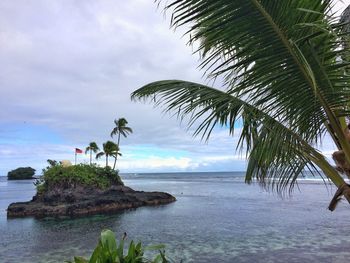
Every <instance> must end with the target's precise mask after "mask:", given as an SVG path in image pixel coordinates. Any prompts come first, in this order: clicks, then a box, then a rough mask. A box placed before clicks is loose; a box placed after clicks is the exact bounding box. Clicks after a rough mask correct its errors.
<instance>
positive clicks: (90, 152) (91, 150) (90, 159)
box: [90, 149, 92, 166]
mask: <svg viewBox="0 0 350 263" xmlns="http://www.w3.org/2000/svg"><path fill="white" fill-rule="evenodd" d="M91 162H92V150H91V149H90V166H91Z"/></svg>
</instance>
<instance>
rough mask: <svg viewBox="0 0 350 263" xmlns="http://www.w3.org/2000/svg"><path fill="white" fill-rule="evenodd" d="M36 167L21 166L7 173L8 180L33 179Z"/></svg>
mask: <svg viewBox="0 0 350 263" xmlns="http://www.w3.org/2000/svg"><path fill="white" fill-rule="evenodd" d="M34 174H35V169H33V168H32V167H19V168H17V169H15V170H12V171H10V172H8V173H7V179H8V180H23V179H33V176H34Z"/></svg>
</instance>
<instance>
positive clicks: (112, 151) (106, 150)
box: [96, 141, 121, 167]
mask: <svg viewBox="0 0 350 263" xmlns="http://www.w3.org/2000/svg"><path fill="white" fill-rule="evenodd" d="M104 155H105V156H106V167H108V157H109V156H112V157H114V158H116V157H117V156H118V155H119V156H121V153H120V152H119V146H118V145H117V144H115V143H114V142H112V141H107V142H105V143H104V144H103V151H101V152H99V153H98V154H96V159H99V158H100V157H102V156H104Z"/></svg>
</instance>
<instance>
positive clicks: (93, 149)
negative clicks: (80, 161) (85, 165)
mask: <svg viewBox="0 0 350 263" xmlns="http://www.w3.org/2000/svg"><path fill="white" fill-rule="evenodd" d="M98 150H100V148H98V146H97V144H96V142H90V143H89V146H88V147H86V148H85V154H87V153H88V152H89V153H90V165H91V163H92V153H97V152H98Z"/></svg>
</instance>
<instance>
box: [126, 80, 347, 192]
mask: <svg viewBox="0 0 350 263" xmlns="http://www.w3.org/2000/svg"><path fill="white" fill-rule="evenodd" d="M132 99H134V100H136V99H143V100H147V99H148V100H152V101H153V102H154V103H155V104H156V105H158V106H160V105H164V106H165V111H167V112H169V111H171V112H175V114H176V115H177V116H178V117H179V118H180V119H181V120H188V126H189V128H190V127H192V126H194V125H195V124H197V128H196V129H195V131H194V135H201V136H202V138H203V139H209V137H210V134H211V133H212V131H213V129H214V128H215V126H223V127H226V128H228V130H229V133H230V135H233V134H234V130H235V126H236V123H237V122H242V124H243V125H242V127H243V128H242V132H241V136H240V140H239V141H240V143H239V147H240V148H241V149H245V150H246V154H247V156H248V157H249V160H250V161H249V165H248V170H247V173H246V181H247V182H251V180H252V178H254V177H255V178H257V179H258V180H259V181H260V182H261V183H262V184H263V185H265V186H269V185H271V186H272V187H274V186H276V189H277V191H282V190H284V189H286V188H287V186H291V188H290V189H292V187H293V185H294V184H295V182H296V179H297V177H298V176H299V175H301V174H302V173H303V172H304V171H305V169H307V170H309V171H310V172H311V173H313V174H315V173H317V174H319V173H318V171H317V169H316V167H315V163H316V164H317V165H319V166H320V168H321V169H323V170H327V171H325V172H327V174H329V171H330V170H334V169H333V168H332V167H331V166H330V165H329V163H328V162H327V161H326V160H325V159H324V157H323V156H322V155H321V154H320V153H319V152H317V151H316V150H315V149H314V148H313V147H312V146H311V145H310V144H309V143H308V142H307V141H305V140H304V139H302V138H301V137H300V136H299V135H298V134H297V133H296V132H294V131H293V129H291V128H289V127H286V126H285V125H284V124H283V123H281V122H279V121H278V120H276V119H274V118H272V117H271V116H269V115H268V114H267V113H265V112H263V111H262V110H260V109H258V108H257V107H255V106H253V105H250V104H248V103H246V102H244V101H242V100H241V99H239V98H235V97H233V96H232V95H231V94H229V93H228V92H223V91H220V90H217V89H214V88H211V87H208V86H205V85H201V84H197V83H193V82H186V81H179V80H169V81H159V82H154V83H151V84H148V85H146V86H144V87H142V88H140V89H139V90H136V91H135V92H134V93H133V94H132ZM330 177H331V179H332V180H333V182H334V183H335V184H337V185H340V184H341V183H342V182H343V180H342V179H341V177H340V176H339V175H338V174H337V173H336V172H335V171H333V172H331V176H330Z"/></svg>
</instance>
